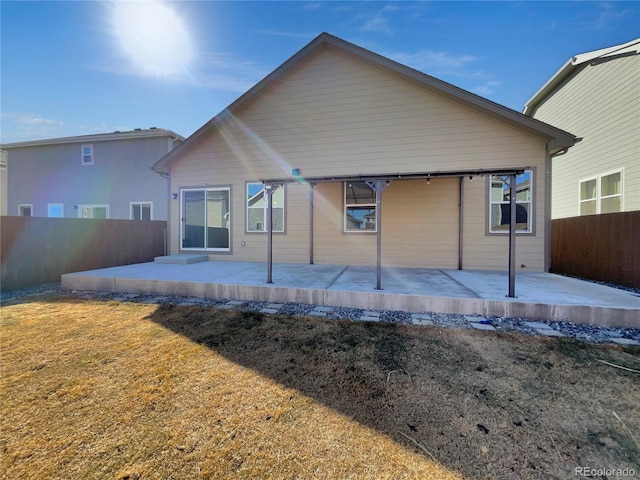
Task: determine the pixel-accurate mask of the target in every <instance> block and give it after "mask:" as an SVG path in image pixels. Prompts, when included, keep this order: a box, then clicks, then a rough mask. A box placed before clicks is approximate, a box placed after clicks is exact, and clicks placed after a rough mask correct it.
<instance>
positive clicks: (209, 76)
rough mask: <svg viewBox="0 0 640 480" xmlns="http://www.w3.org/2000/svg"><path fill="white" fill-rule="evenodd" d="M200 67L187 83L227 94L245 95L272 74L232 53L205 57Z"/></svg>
mask: <svg viewBox="0 0 640 480" xmlns="http://www.w3.org/2000/svg"><path fill="white" fill-rule="evenodd" d="M199 65H200V69H199V71H197V72H193V74H192V75H191V78H190V80H189V82H187V83H189V84H191V85H197V86H203V87H208V88H215V89H217V90H223V91H227V92H238V93H244V92H246V91H247V90H249V89H250V88H251V87H253V86H254V85H255V84H256V83H258V82H259V81H260V80H261V79H262V78H264V77H265V76H267V74H269V72H270V70H267V69H266V68H264V67H263V66H261V65H258V64H257V63H255V62H252V61H248V60H242V59H238V58H236V57H235V56H234V55H232V54H230V53H210V54H207V55H203V56H202V57H201V58H200V61H199Z"/></svg>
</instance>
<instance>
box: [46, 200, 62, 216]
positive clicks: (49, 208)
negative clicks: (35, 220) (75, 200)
mask: <svg viewBox="0 0 640 480" xmlns="http://www.w3.org/2000/svg"><path fill="white" fill-rule="evenodd" d="M51 207H60V209H61V210H62V217H52V216H51ZM47 217H49V218H64V203H48V204H47Z"/></svg>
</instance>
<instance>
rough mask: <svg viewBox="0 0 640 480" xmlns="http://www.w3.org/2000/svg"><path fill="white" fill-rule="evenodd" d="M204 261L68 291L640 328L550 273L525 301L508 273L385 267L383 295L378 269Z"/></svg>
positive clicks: (173, 259)
mask: <svg viewBox="0 0 640 480" xmlns="http://www.w3.org/2000/svg"><path fill="white" fill-rule="evenodd" d="M198 257H200V258H198ZM202 257H204V258H206V256H195V255H194V256H190V255H175V256H168V257H159V258H157V259H156V261H155V262H150V263H141V264H135V265H126V266H121V267H112V268H105V269H100V270H92V271H87V272H78V273H69V274H66V275H63V276H62V287H63V288H66V289H75V290H100V291H112V292H131V293H152V294H160V295H180V296H193V297H201V298H212V299H222V298H226V299H238V300H255V301H269V302H278V303H287V302H298V303H308V304H314V305H321V306H344V307H355V308H364V309H378V310H400V311H406V312H412V313H418V312H439V313H459V314H477V315H485V316H500V317H519V318H527V319H535V320H546V321H569V322H574V323H585V324H590V325H599V326H619V327H633V328H640V297H639V296H638V295H636V294H634V293H632V292H628V291H624V290H619V289H616V288H612V287H607V286H604V285H598V284H594V283H591V282H585V281H581V280H577V279H573V278H567V277H562V276H559V275H554V274H549V273H537V272H530V273H529V272H523V273H521V272H518V273H517V277H518V291H517V295H518V296H517V297H516V298H509V297H508V296H507V291H506V289H505V286H506V284H507V283H508V273H507V272H499V271H469V270H443V269H423V268H382V277H383V279H384V284H383V288H384V289H383V290H377V289H376V267H362V266H347V265H317V264H313V265H310V264H290V263H276V264H274V265H273V267H272V281H273V283H267V282H266V281H265V271H266V270H267V265H266V264H265V263H264V262H234V261H196V262H195V263H189V262H190V261H191V260H199V259H202Z"/></svg>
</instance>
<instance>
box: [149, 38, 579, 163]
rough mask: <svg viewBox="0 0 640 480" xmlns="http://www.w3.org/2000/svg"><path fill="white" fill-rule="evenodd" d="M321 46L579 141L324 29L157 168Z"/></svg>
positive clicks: (525, 125) (565, 140)
mask: <svg viewBox="0 0 640 480" xmlns="http://www.w3.org/2000/svg"><path fill="white" fill-rule="evenodd" d="M320 48H333V49H337V50H340V51H341V52H343V53H347V54H350V55H351V56H353V57H355V58H357V59H359V60H361V61H364V62H366V63H369V64H372V65H374V66H377V67H381V68H383V69H385V70H387V71H390V72H391V73H394V74H396V75H401V76H404V77H405V78H407V79H410V80H413V81H415V82H417V83H418V84H420V85H422V86H424V87H425V88H428V89H431V90H434V91H435V92H437V93H438V94H440V95H443V96H445V97H447V98H449V99H450V100H452V101H454V102H456V103H460V104H462V105H465V106H467V107H470V108H472V109H474V110H476V111H479V112H480V113H482V114H484V115H487V116H489V117H492V118H495V119H497V120H500V121H502V122H505V123H508V124H510V125H512V126H514V127H516V128H519V129H521V130H524V131H526V132H528V133H529V134H532V135H534V136H536V137H539V138H542V139H544V140H545V141H547V142H549V144H550V149H551V151H552V153H553V152H555V151H560V150H563V149H565V148H568V147H571V146H573V145H574V144H575V142H576V137H575V136H574V135H571V134H570V133H567V132H565V131H563V130H560V129H558V128H555V127H553V126H551V125H548V124H546V123H544V122H541V121H539V120H535V119H533V118H531V117H527V116H525V115H523V114H521V113H519V112H516V111H515V110H512V109H510V108H507V107H505V106H503V105H500V104H498V103H495V102H492V101H491V100H487V99H486V98H483V97H480V96H478V95H476V94H474V93H471V92H468V91H466V90H463V89H461V88H459V87H456V86H454V85H452V84H450V83H447V82H444V81H442V80H439V79H437V78H435V77H432V76H430V75H427V74H425V73H422V72H419V71H418V70H414V69H413V68H410V67H407V66H406V65H402V64H400V63H398V62H395V61H393V60H391V59H389V58H386V57H383V56H381V55H378V54H376V53H373V52H371V51H369V50H366V49H364V48H362V47H359V46H357V45H354V44H353V43H349V42H347V41H345V40H342V39H340V38H338V37H335V36H333V35H330V34H328V33H321V34H320V35H318V36H317V37H316V38H315V39H313V40H312V41H311V42H309V43H308V44H307V45H306V46H305V47H303V48H302V49H301V50H299V51H298V52H297V53H296V54H294V55H293V56H292V57H291V58H289V59H288V60H287V61H286V62H284V63H283V64H282V65H280V66H279V67H278V68H276V69H275V70H274V71H273V72H271V73H270V74H269V75H267V76H266V77H265V78H264V79H262V80H261V81H260V82H258V83H257V84H256V85H255V86H253V87H252V88H251V89H250V90H248V91H247V92H246V93H244V94H243V95H242V96H241V97H239V98H238V99H237V100H236V101H235V102H233V103H232V104H231V105H229V106H228V107H227V108H226V109H224V110H223V111H222V112H220V113H219V114H218V115H216V116H215V117H213V118H212V119H211V120H209V121H208V122H207V123H205V124H204V125H203V126H202V127H200V128H199V129H198V130H197V131H196V132H194V133H193V134H192V135H191V136H190V137H189V138H187V140H185V141H184V142H183V143H182V144H181V145H180V146H178V147H177V148H175V149H174V150H172V151H171V152H169V153H168V154H167V155H165V156H164V157H162V158H161V159H160V160H158V161H157V162H156V163H155V165H154V166H153V170H154V171H156V172H158V173H168V172H167V166H168V165H169V164H170V163H171V161H172V160H174V159H175V158H177V157H179V156H180V155H182V154H183V153H184V152H186V151H188V150H189V149H190V148H191V147H192V146H193V145H194V144H196V143H197V142H198V141H199V140H200V139H201V138H203V137H205V136H206V135H207V134H208V133H209V132H210V131H212V130H213V129H215V128H216V126H218V125H219V124H220V123H222V121H224V120H225V119H226V118H227V117H228V116H229V115H230V114H232V113H234V112H235V111H236V110H237V109H239V108H240V107H241V106H242V105H244V104H245V103H247V102H248V101H249V100H251V99H252V98H253V97H255V96H256V95H258V94H259V93H260V92H261V91H262V90H263V89H265V88H266V87H267V86H268V85H270V84H271V83H273V82H274V81H276V80H277V79H279V78H281V77H282V76H283V75H284V74H286V73H287V72H288V71H289V70H290V69H292V68H293V67H294V66H295V65H297V64H299V63H300V62H301V61H302V60H303V59H304V58H306V57H307V56H309V55H310V54H311V53H312V52H314V51H316V50H318V49H320Z"/></svg>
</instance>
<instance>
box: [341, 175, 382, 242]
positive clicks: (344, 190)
mask: <svg viewBox="0 0 640 480" xmlns="http://www.w3.org/2000/svg"><path fill="white" fill-rule="evenodd" d="M349 183H366V182H342V218H343V220H342V233H348V234H356V235H360V234H371V233H377V231H378V224H377V223H376V224H375V228H374V229H372V230H366V229H362V228H359V229H357V230H355V229H354V230H350V229H348V228H347V209H348V208H349V207H369V208H373V209H374V210H376V218H377V208H378V206H377V205H376V203H375V201H374V202H373V203H347V185H348V184H349ZM372 191H373V192H374V193H375V191H374V190H373V189H372Z"/></svg>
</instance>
